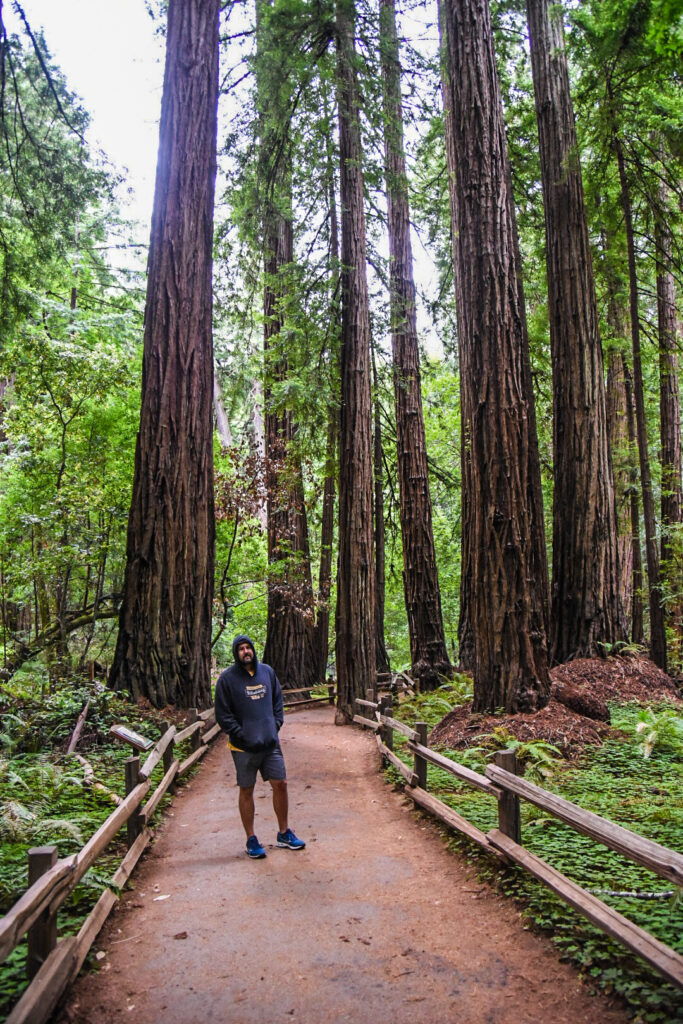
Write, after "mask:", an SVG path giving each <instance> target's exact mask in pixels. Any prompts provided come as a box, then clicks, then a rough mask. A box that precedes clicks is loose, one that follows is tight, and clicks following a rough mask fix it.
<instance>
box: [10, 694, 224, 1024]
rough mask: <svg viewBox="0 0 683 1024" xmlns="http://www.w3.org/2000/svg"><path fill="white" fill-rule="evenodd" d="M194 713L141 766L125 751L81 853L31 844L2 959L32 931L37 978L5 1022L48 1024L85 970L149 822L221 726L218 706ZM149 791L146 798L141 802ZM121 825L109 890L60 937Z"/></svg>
mask: <svg viewBox="0 0 683 1024" xmlns="http://www.w3.org/2000/svg"><path fill="white" fill-rule="evenodd" d="M190 718H191V721H190V724H189V725H188V726H187V727H186V728H184V729H181V730H180V731H179V732H178V731H177V730H176V727H175V726H169V725H167V726H166V727H165V729H164V732H163V733H162V736H161V738H160V739H159V741H158V742H157V744H156V746H155V747H153V748H152V750H151V751H150V753H149V755H148V757H147V759H146V760H145V763H144V764H143V765H142V766H141V765H140V758H139V756H135V757H129V758H128V760H127V761H126V765H125V771H126V796H125V799H123V800H122V801H121V802H120V803H119V805H118V806H117V807H116V809H115V810H114V811H113V812H112V813H111V814H110V815H109V817H108V818H107V820H106V821H105V822H104V824H102V825H101V826H100V828H99V829H98V830H97V832H96V833H95V834H94V835H93V836H92V837H91V838H90V839H89V840H88V842H87V843H86V844H85V846H84V847H83V848H82V849H81V850H80V851H79V852H78V853H76V854H73V855H72V856H70V857H63V858H61V859H58V857H57V847H56V846H40V847H36V848H34V849H32V850H29V853H28V872H29V877H28V881H29V888H28V889H27V890H26V892H25V893H24V895H23V896H22V897H21V898H20V899H19V900H18V901H17V902H16V903H15V904H14V906H13V907H12V909H11V910H10V911H9V913H7V914H6V915H5V917H3V918H1V919H0V963H2V962H4V961H5V960H6V959H7V957H8V956H9V955H10V953H11V952H12V951H13V950H14V949H15V948H16V947H17V946H18V945H19V943H20V942H21V940H22V939H23V937H24V935H26V934H28V957H27V972H28V975H29V977H31V978H32V981H31V984H30V985H29V987H28V988H27V989H26V991H25V992H24V994H23V995H22V997H21V999H20V1000H19V1002H18V1003H17V1004H16V1006H15V1007H14V1009H13V1010H12V1012H11V1013H10V1015H9V1017H8V1018H7V1021H6V1024H43V1022H44V1021H46V1020H48V1018H49V1017H50V1015H51V1013H52V1011H53V1010H54V1008H55V1006H56V1005H57V1003H58V1001H59V999H60V997H61V995H62V993H63V992H64V991H65V989H66V988H67V986H68V985H70V984H71V982H73V980H74V979H75V977H76V975H77V974H78V972H79V971H80V969H81V967H82V965H83V961H84V960H85V958H86V956H87V955H88V952H89V950H90V947H91V946H92V944H93V942H94V941H95V939H96V937H97V934H98V932H99V931H100V929H101V927H102V925H103V924H104V922H105V920H106V919H107V917H108V915H109V913H110V911H111V910H112V908H113V907H114V906H115V904H116V903H117V902H118V895H117V892H118V890H120V889H121V888H122V887H123V885H124V884H125V883H126V881H127V880H128V878H129V877H130V875H131V873H132V871H133V868H134V867H135V865H136V864H137V862H138V860H139V859H140V856H141V854H142V852H143V850H144V849H145V847H146V846H147V844H148V842H149V841H150V839H151V838H152V835H153V832H152V830H151V829H150V827H149V824H150V820H151V818H152V815H153V814H154V812H155V810H156V808H157V807H158V806H159V802H160V801H161V798H162V797H163V796H164V794H165V793H166V792H168V791H169V790H172V787H173V785H174V783H175V781H176V780H177V779H179V778H181V777H182V776H183V775H184V774H185V773H186V772H187V771H189V769H190V768H191V767H192V766H193V765H194V764H196V763H197V761H199V760H200V758H202V757H203V756H204V754H205V753H206V751H207V750H208V748H209V744H210V743H211V741H212V740H213V739H215V737H216V736H217V735H218V734H219V733H220V731H221V729H220V726H219V725H216V724H215V714H214V710H213V708H210V709H209V710H208V711H202V712H201V714H199V713H198V712H197V711H196V710H194V711H191V712H190ZM184 740H189V741H190V753H189V755H188V756H187V757H186V758H184V760H182V761H180V760H178V758H177V757H176V756H175V748H176V746H177V745H178V744H180V743H182V742H183V741H184ZM160 762H162V763H163V768H164V775H163V778H162V779H161V781H160V782H159V784H158V786H157V787H156V789H155V790H154V791H153V792H152V793H151V795H149V797H148V793H149V790H150V789H151V781H150V778H151V775H152V772H153V770H154V769H155V768H156V766H157V765H158V764H159V763H160ZM145 797H148V798H147V801H146V803H144V804H143V800H145ZM124 825H125V826H126V840H127V845H128V852H127V853H126V855H125V857H124V858H123V860H122V861H121V864H120V865H119V868H118V870H117V871H116V874H115V875H114V876H113V878H112V880H111V888H107V889H105V890H104V892H103V893H102V895H101V896H100V898H99V900H98V901H97V903H96V905H95V907H94V909H93V910H92V911H91V913H90V914H89V916H88V917H87V918H86V920H85V921H84V922H83V925H82V927H81V929H80V931H79V932H78V934H77V935H72V936H69V937H67V938H63V939H60V940H59V941H57V911H58V909H59V907H60V906H61V905H62V904H63V903H64V901H65V900H66V898H67V897H68V895H69V893H70V892H71V891H72V890H73V888H74V886H75V885H76V884H77V883H78V882H79V881H80V880H81V878H83V876H84V875H85V873H86V871H88V869H89V868H91V867H92V865H93V864H94V863H95V861H96V860H97V858H98V857H99V856H100V854H101V853H102V852H103V851H104V849H105V848H106V847H107V846H108V845H109V843H110V842H111V840H112V839H113V838H114V836H116V834H117V833H118V832H119V830H120V829H121V828H123V826H124Z"/></svg>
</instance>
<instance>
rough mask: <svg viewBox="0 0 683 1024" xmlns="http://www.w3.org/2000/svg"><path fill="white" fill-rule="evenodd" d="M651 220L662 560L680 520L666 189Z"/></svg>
mask: <svg viewBox="0 0 683 1024" xmlns="http://www.w3.org/2000/svg"><path fill="white" fill-rule="evenodd" d="M660 203H661V210H660V211H659V212H658V215H657V218H656V222H655V244H656V250H657V324H658V331H659V413H660V427H661V445H662V456H661V461H662V560H664V559H666V558H669V557H670V556H671V547H670V538H669V532H670V531H669V527H670V526H676V525H678V524H679V523H681V522H682V521H683V495H682V494H681V413H680V397H679V390H678V348H679V344H678V341H679V337H678V335H679V330H678V318H677V313H676V284H675V281H674V276H673V273H672V270H671V267H672V249H673V239H672V235H671V228H670V226H669V225H668V223H667V222H666V218H665V215H664V210H665V209H666V189H662V190H661V191H660Z"/></svg>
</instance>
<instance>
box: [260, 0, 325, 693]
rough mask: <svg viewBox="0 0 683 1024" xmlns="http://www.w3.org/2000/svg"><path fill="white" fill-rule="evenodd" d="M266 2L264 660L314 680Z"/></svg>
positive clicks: (279, 84)
mask: <svg viewBox="0 0 683 1024" xmlns="http://www.w3.org/2000/svg"><path fill="white" fill-rule="evenodd" d="M273 11H274V8H273V5H272V2H271V0H257V2H256V28H257V59H256V85H257V95H258V105H259V118H260V140H259V161H258V163H259V169H258V173H259V185H260V187H261V189H262V192H263V205H262V215H263V250H264V276H265V286H264V296H263V310H264V316H263V319H264V334H263V338H264V342H263V343H264V365H265V379H264V397H265V410H266V414H265V438H266V492H267V514H268V528H267V535H268V565H269V577H268V618H267V624H266V643H265V647H264V651H263V659H264V661H266V662H267V663H268V664H269V665H272V667H273V668H274V669H275V672H276V673H277V675H278V677H279V679H280V682H281V683H282V686H283V687H284V688H285V689H292V688H297V687H301V686H305V685H306V684H307V683H312V682H315V679H316V672H315V664H314V656H313V629H314V625H315V618H314V607H313V586H312V582H311V560H310V550H309V543H308V521H307V516H306V505H305V500H304V486H303V478H302V467H301V459H300V456H299V454H298V452H297V448H296V435H297V427H296V423H295V420H294V416H293V414H292V411H291V409H288V408H287V407H276V406H275V404H274V397H273V388H274V385H276V384H281V383H283V382H285V381H286V380H287V378H288V376H289V369H290V368H289V360H288V352H287V349H286V345H285V342H284V341H283V338H282V330H283V328H284V327H285V325H286V321H287V315H288V314H287V305H288V298H289V291H290V284H289V280H288V278H289V275H290V273H291V267H292V264H293V262H294V232H293V223H292V201H291V179H292V172H291V165H290V158H289V118H290V109H289V108H290V102H291V96H290V92H291V88H290V85H291V83H290V80H289V77H288V75H287V73H286V72H285V71H282V70H281V69H280V70H279V73H277V75H276V76H275V75H274V69H273V67H272V61H271V60H269V57H270V56H271V55H272V51H273V47H274V46H277V44H278V43H279V39H278V34H277V28H276V27H274V26H273V24H272V23H271V19H270V15H271V14H272V13H273Z"/></svg>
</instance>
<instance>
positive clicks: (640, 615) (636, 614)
mask: <svg viewBox="0 0 683 1024" xmlns="http://www.w3.org/2000/svg"><path fill="white" fill-rule="evenodd" d="M622 363H623V369H624V380H625V382H626V417H627V422H628V440H629V448H630V451H631V453H632V455H633V458H632V460H631V487H630V492H631V555H632V561H633V606H632V609H631V640H632V641H633V643H634V644H642V643H644V642H645V632H644V625H643V619H644V611H643V552H642V548H641V545H640V496H639V489H638V455H637V452H638V438H637V431H636V410H635V403H634V400H633V374H632V373H631V368H630V367H629V365H628V363H627V362H626V359H625V357H623V356H622Z"/></svg>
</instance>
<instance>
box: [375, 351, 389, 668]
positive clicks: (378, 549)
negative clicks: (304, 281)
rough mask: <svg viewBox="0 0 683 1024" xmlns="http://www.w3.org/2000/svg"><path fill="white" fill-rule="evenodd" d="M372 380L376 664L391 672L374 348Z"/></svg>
mask: <svg viewBox="0 0 683 1024" xmlns="http://www.w3.org/2000/svg"><path fill="white" fill-rule="evenodd" d="M371 351H372V380H373V385H374V389H375V402H374V413H375V429H374V434H373V452H374V454H373V467H374V471H375V505H374V519H375V667H376V669H377V672H378V673H379V672H383V673H386V672H391V664H390V663H389V655H388V654H387V646H386V641H385V638H384V606H385V598H386V582H385V547H384V536H385V530H384V466H383V465H382V422H381V419H380V408H379V396H378V394H377V366H376V363H375V350H374V348H372V350H371Z"/></svg>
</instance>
